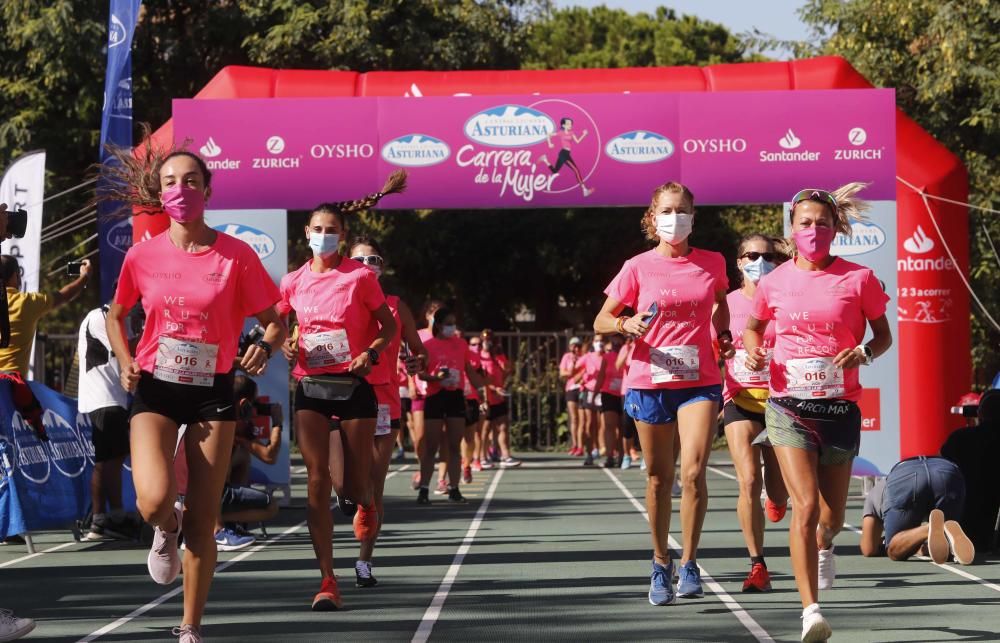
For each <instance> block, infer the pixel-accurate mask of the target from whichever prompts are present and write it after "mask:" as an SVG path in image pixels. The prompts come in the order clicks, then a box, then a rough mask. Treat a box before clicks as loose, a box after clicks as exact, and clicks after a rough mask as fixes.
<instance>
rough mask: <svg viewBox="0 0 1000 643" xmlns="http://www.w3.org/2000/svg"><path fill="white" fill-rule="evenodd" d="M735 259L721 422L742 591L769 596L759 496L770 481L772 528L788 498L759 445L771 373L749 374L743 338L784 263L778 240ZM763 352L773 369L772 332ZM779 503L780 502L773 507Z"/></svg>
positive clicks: (751, 240) (757, 238)
mask: <svg viewBox="0 0 1000 643" xmlns="http://www.w3.org/2000/svg"><path fill="white" fill-rule="evenodd" d="M736 257H737V259H736V265H737V267H738V268H739V269H740V274H741V277H742V282H743V283H742V286H741V287H740V288H738V289H736V290H734V291H733V292H731V293H729V295H728V296H727V297H726V301H727V302H728V304H729V329H730V332H732V334H733V338H734V340H733V347H734V348H735V349H736V355H735V356H734V357H733V358H732V359H729V360H727V361H726V380H725V388H724V390H723V393H722V399H723V402H724V405H723V407H722V422H723V424H724V425H725V427H726V441H727V442H728V444H729V453H730V455H731V456H732V458H733V465H734V468H735V469H736V478H737V480H738V481H739V489H740V496H739V500H737V502H736V513H737V515H738V516H739V520H740V529H742V530H743V539H744V540H745V541H746V544H747V549H748V550H749V552H750V573H749V574H748V575H747V577H746V580H744V581H743V591H744V592H769V591H771V577H770V575H769V574H768V571H767V562H766V561H765V560H764V510H763V509H762V508H761V504H760V492H761V489H762V488H763V487H764V486H765V480H766V481H767V489H768V494H767V496H768V497H767V503H766V504H767V509H768V511H767V513H768V517H769V518H771V519H772V520H774V522H777V521H778V520H781V517H782V516H783V515H784V512H785V506H786V503H787V501H788V496H787V492H786V491H785V487H784V483H783V482H782V480H781V471H780V469H779V468H778V462H777V460H775V458H774V451H772V450H771V449H770V448H769V447H764V446H761V445H758V444H757V443H756V442H755V440H757V438H758V437H759V436H760V435H761V433H762V432H763V430H764V405H765V403H766V402H767V383H768V379H769V372H768V371H767V369H764V370H762V371H751V370H749V369H747V367H746V351H745V350H743V340H742V335H743V329H744V328H745V327H746V323H747V318H748V317H749V316H750V302H751V301H753V296H754V294H755V293H756V292H757V284H758V283H759V282H760V280H761V278H762V277H764V276H765V275H767V274H768V273H770V272H771V271H772V270H774V269H775V268H776V267H777V266H778V264H779V263H781V262H782V261H783V260H784V259H785V257H784V255H782V254H781V253H780V252H778V250H777V249H776V248H775V243H774V240H773V239H771V238H770V237H767V236H764V235H762V234H751V235H749V236H747V237H744V238H743V240H742V241H740V245H739V248H738V249H737V254H736ZM763 348H764V349H765V350H766V351H767V355H768V359H767V361H768V363H769V362H770V355H771V353H772V349H773V348H774V327H773V326H772V327H769V328H768V329H767V332H766V333H765V335H764V345H763ZM764 437H766V436H764ZM762 456H763V458H764V478H761V470H760V465H761V457H762ZM775 500H777V501H778V502H777V503H776V502H774V501H775Z"/></svg>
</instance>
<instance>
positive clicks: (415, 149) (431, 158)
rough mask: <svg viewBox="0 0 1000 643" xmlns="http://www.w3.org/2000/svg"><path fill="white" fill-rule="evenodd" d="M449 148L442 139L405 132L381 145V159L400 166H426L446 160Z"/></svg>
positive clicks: (449, 151) (449, 153)
mask: <svg viewBox="0 0 1000 643" xmlns="http://www.w3.org/2000/svg"><path fill="white" fill-rule="evenodd" d="M449 156H451V150H450V149H449V148H448V144H447V143H445V142H444V141H442V140H440V139H437V138H434V137H433V136H427V135H426V134H407V135H406V136H400V137H399V138H394V139H392V140H391V141H389V142H388V143H386V144H385V145H383V146H382V159H383V160H384V161H385V162H386V163H392V164H393V165H398V166H400V167H427V166H429V165H437V164H438V163H441V162H442V161H446V160H448V157H449Z"/></svg>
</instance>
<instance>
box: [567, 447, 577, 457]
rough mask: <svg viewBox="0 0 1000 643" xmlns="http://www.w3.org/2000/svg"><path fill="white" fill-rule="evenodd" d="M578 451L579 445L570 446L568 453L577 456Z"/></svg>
mask: <svg viewBox="0 0 1000 643" xmlns="http://www.w3.org/2000/svg"><path fill="white" fill-rule="evenodd" d="M576 451H577V447H570V448H569V451H568V452H567V453H568V454H569V455H574V456H575V455H576Z"/></svg>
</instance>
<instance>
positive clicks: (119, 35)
mask: <svg viewBox="0 0 1000 643" xmlns="http://www.w3.org/2000/svg"><path fill="white" fill-rule="evenodd" d="M127 39H128V29H126V28H125V24H124V23H123V22H122V21H121V20H120V19H119V18H118V16H116V15H115V14H111V28H110V29H109V30H108V49H110V48H111V47H117V46H118V45H120V44H122V43H123V42H125V41H126V40H127Z"/></svg>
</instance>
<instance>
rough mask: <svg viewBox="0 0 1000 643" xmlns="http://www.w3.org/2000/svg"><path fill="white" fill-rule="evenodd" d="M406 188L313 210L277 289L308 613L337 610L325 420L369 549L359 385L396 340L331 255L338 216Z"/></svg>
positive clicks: (370, 443) (363, 403) (356, 277)
mask: <svg viewBox="0 0 1000 643" xmlns="http://www.w3.org/2000/svg"><path fill="white" fill-rule="evenodd" d="M405 185H406V174H405V173H403V172H395V173H393V174H392V176H390V177H389V180H388V181H387V182H386V184H385V186H384V187H383V188H382V191H381V192H377V193H375V194H372V195H369V196H368V197H366V198H364V199H361V200H359V201H348V202H344V203H324V204H322V205H319V206H317V207H316V208H315V209H314V210H313V213H312V216H311V217H310V218H309V224H308V225H307V226H306V229H305V233H306V235H307V237H308V239H309V247H310V249H312V252H313V259H312V261H309V262H307V263H305V264H304V265H303V266H302V267H301V268H299V269H298V270H296V271H295V272H292V273H289V274H287V275H285V277H284V278H283V279H282V280H281V288H280V289H281V302H280V303H279V304H278V312H279V313H281V314H282V315H283V316H287V315H290V314H291V313H293V312H294V313H295V318H296V320H297V321H298V325H299V332H298V339H297V341H295V342H289V343H288V344H286V346H285V355H286V356H287V357H288V358H289V359H290V360H293V361H294V363H295V366H294V368H293V369H292V376H293V377H294V378H295V379H296V380H297V381H298V385H297V386H296V389H295V423H296V435H297V437H298V443H299V448H300V449H301V450H302V459H303V460H305V464H306V475H307V477H308V484H307V487H308V492H309V498H308V508H307V511H306V517H307V519H308V522H309V537H310V538H311V539H312V544H313V551H314V552H315V554H316V559H317V562H318V563H319V569H320V574H321V576H322V581H321V584H320V590H319V592H318V593H317V594H316V595H315V597H314V598H313V601H312V608H313V610H315V611H327V610H334V609H338V608H340V607H341V599H340V590H339V589H338V587H337V580H336V578H335V576H334V573H333V542H332V540H333V516H332V514H331V513H330V495H331V492H332V490H333V479H332V477H331V474H330V468H331V467H330V431H331V430H333V428H334V425H333V424H332V422H331V418H333V417H336V418H339V420H340V432H341V433H340V437H341V442H342V445H343V462H342V463H341V468H342V469H343V471H344V494H345V496H346V497H347V498H349V499H351V500H353V501H354V502H356V503H357V505H358V509H357V514H356V515H355V517H354V535H355V537H356V538H357V539H358V540H360V541H361V542H366V541H373V540H374V539H375V536H376V535H377V534H378V527H379V516H378V509H377V507H376V506H375V497H374V492H373V485H372V473H371V470H372V466H373V457H372V454H373V453H374V450H375V442H374V438H375V429H376V426H377V418H378V401H377V398H376V395H375V389H374V388H373V387H372V385H371V384H370V383H369V382H368V380H366V379H365V378H366V377H368V376H370V374H371V373H372V369H373V368H374V367H376V366H378V365H379V364H381V363H382V360H383V359H385V356H384V355H383V353H384V352H385V351H386V349H387V348H388V347H389V345H390V343H391V342H392V340H393V338H395V336H396V333H397V332H398V325H397V323H396V319H395V317H394V316H393V314H392V311H391V310H390V309H389V306H388V305H387V304H386V300H385V295H384V294H383V292H382V288H381V286H379V283H378V277H376V276H375V273H374V272H372V271H371V270H369V269H368V268H366V267H365V265H364V264H361V263H359V262H357V261H354V260H353V259H348V258H346V257H343V256H341V254H340V241H341V239H343V238H344V237H346V236H347V222H346V221H345V215H346V214H347V213H351V212H357V211H360V210H364V209H367V208H370V207H372V206H374V205H375V204H376V203H378V202H379V201H380V200H381V199H382V197H384V196H386V195H389V194H394V193H397V192H401V191H402V190H403V189H404V187H405ZM391 363H392V364H395V360H394V359H393V361H392V362H391Z"/></svg>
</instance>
